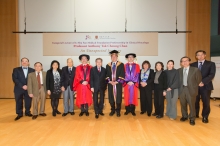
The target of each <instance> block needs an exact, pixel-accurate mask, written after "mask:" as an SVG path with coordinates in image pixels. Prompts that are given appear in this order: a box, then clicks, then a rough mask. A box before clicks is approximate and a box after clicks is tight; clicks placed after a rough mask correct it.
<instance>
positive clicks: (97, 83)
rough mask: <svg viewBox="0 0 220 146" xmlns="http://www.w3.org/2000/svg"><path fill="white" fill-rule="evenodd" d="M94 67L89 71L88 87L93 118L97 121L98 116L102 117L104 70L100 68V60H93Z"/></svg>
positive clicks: (104, 87) (104, 83) (104, 88)
mask: <svg viewBox="0 0 220 146" xmlns="http://www.w3.org/2000/svg"><path fill="white" fill-rule="evenodd" d="M95 62H96V66H95V67H93V68H92V69H91V71H90V87H91V91H92V92H93V103H94V110H95V118H96V119H98V118H99V115H102V116H104V113H103V104H104V96H105V90H106V86H107V84H106V80H105V77H106V69H105V68H104V67H102V59H101V58H97V59H96V60H95ZM98 93H100V100H99V102H98Z"/></svg>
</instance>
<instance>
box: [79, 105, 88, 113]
mask: <svg viewBox="0 0 220 146" xmlns="http://www.w3.org/2000/svg"><path fill="white" fill-rule="evenodd" d="M80 108H81V112H83V113H86V112H88V110H89V106H88V104H87V103H86V104H81V107H80Z"/></svg>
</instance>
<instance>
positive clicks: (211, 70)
mask: <svg viewBox="0 0 220 146" xmlns="http://www.w3.org/2000/svg"><path fill="white" fill-rule="evenodd" d="M205 57H206V52H205V51H203V50H198V51H197V52H196V58H197V60H198V61H196V62H194V63H192V64H191V66H193V67H196V68H198V69H199V70H200V71H201V73H202V82H201V83H200V84H199V91H198V95H197V96H196V105H195V107H196V117H197V118H199V109H200V106H199V105H200V104H199V102H200V97H201V98H202V102H203V109H202V122H203V123H208V122H209V121H208V117H209V113H210V95H211V90H213V84H212V79H213V78H214V77H215V72H216V67H215V63H214V62H211V61H208V60H205Z"/></svg>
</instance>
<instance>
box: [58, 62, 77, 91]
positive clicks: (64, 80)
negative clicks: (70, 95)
mask: <svg viewBox="0 0 220 146" xmlns="http://www.w3.org/2000/svg"><path fill="white" fill-rule="evenodd" d="M75 73H76V68H75V67H72V75H71V78H70V89H71V90H72V91H73V82H74V77H75ZM68 81H69V67H68V66H64V67H63V68H62V74H61V81H60V82H61V87H62V86H63V87H64V88H65V89H67V86H68Z"/></svg>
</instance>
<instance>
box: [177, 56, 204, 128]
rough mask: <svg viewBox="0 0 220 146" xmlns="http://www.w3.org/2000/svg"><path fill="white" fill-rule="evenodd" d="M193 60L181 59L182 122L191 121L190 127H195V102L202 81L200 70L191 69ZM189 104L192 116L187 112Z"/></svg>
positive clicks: (180, 94)
mask: <svg viewBox="0 0 220 146" xmlns="http://www.w3.org/2000/svg"><path fill="white" fill-rule="evenodd" d="M190 61H191V59H190V58H189V57H187V56H184V57H182V58H181V60H180V62H181V65H182V68H180V69H178V71H179V77H180V82H179V96H180V104H181V112H182V118H181V119H180V121H182V122H183V121H186V120H188V118H189V119H190V125H195V118H196V112H195V102H196V95H197V93H198V85H199V83H200V82H201V81H202V75H201V72H200V70H199V69H198V68H195V67H190ZM187 104H188V105H189V108H190V114H189V115H188V112H187Z"/></svg>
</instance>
